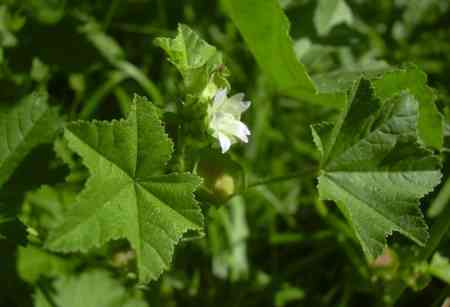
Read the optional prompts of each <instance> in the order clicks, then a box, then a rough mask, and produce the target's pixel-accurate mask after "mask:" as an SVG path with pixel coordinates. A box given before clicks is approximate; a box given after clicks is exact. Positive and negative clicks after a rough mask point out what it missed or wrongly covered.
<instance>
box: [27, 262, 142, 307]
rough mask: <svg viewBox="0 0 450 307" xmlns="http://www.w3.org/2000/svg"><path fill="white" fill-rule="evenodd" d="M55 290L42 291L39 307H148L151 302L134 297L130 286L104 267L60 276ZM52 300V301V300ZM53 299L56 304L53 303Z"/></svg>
mask: <svg viewBox="0 0 450 307" xmlns="http://www.w3.org/2000/svg"><path fill="white" fill-rule="evenodd" d="M54 290H55V291H54V292H53V291H45V292H43V291H42V290H39V291H38V292H37V293H36V295H35V297H34V302H35V306H36V307H53V306H55V305H56V306H64V307H125V306H134V307H145V306H147V304H146V303H145V302H144V301H143V300H142V299H138V298H133V297H131V296H130V295H129V294H128V293H127V290H126V288H125V287H124V286H123V285H121V284H120V283H119V282H118V281H117V280H116V279H114V278H113V277H112V276H111V274H110V273H108V272H106V271H102V270H95V271H91V272H85V273H83V274H81V275H79V276H71V277H65V278H60V279H58V280H57V281H56V282H55V284H54ZM49 301H50V302H49ZM51 301H53V304H52V303H51Z"/></svg>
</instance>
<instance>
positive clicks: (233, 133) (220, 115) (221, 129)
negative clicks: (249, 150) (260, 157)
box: [208, 89, 251, 153]
mask: <svg viewBox="0 0 450 307" xmlns="http://www.w3.org/2000/svg"><path fill="white" fill-rule="evenodd" d="M227 94H228V93H227V90H226V89H219V90H218V91H217V93H216V94H215V96H214V99H213V102H212V104H211V105H209V107H208V120H209V128H210V129H211V130H212V136H213V137H215V138H216V139H218V140H219V144H220V148H221V149H222V153H225V152H227V151H228V149H230V147H231V145H233V144H234V143H236V142H238V141H239V140H240V141H242V142H244V143H247V142H248V136H249V135H250V130H249V129H248V127H247V126H246V125H245V124H244V123H243V122H241V114H242V113H243V112H244V111H245V110H247V109H248V108H249V107H250V104H251V103H250V101H243V98H244V94H242V93H240V94H236V95H234V96H232V97H229V98H228V97H227Z"/></svg>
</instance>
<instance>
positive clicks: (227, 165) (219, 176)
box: [197, 151, 244, 205]
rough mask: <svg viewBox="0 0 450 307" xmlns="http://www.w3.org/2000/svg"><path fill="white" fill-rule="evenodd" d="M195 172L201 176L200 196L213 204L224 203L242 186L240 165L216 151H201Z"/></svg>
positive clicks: (242, 174)
mask: <svg viewBox="0 0 450 307" xmlns="http://www.w3.org/2000/svg"><path fill="white" fill-rule="evenodd" d="M197 173H198V175H200V176H202V177H203V185H202V187H201V188H200V193H199V194H200V195H199V196H200V198H202V200H205V201H208V202H211V203H213V204H215V205H221V204H223V203H225V202H226V201H228V200H229V199H230V198H231V197H232V196H233V195H235V194H237V193H239V191H240V189H241V187H242V186H244V172H243V169H242V167H241V166H240V165H239V164H238V163H237V162H235V161H233V160H231V159H230V158H229V157H228V156H225V155H222V154H219V153H217V152H212V151H203V152H202V153H201V160H200V162H199V163H198V166H197Z"/></svg>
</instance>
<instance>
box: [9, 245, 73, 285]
mask: <svg viewBox="0 0 450 307" xmlns="http://www.w3.org/2000/svg"><path fill="white" fill-rule="evenodd" d="M75 265H76V262H75V261H73V260H67V259H65V258H63V257H60V256H57V255H52V254H50V253H48V252H46V251H44V250H42V249H40V248H37V247H35V246H31V245H30V246H27V247H19V250H18V258H17V272H18V273H19V275H20V277H21V278H22V279H23V280H25V281H27V282H29V283H35V282H36V281H38V280H39V278H42V277H48V278H51V277H56V276H61V275H65V274H68V273H69V272H71V271H72V270H73V269H74V268H75Z"/></svg>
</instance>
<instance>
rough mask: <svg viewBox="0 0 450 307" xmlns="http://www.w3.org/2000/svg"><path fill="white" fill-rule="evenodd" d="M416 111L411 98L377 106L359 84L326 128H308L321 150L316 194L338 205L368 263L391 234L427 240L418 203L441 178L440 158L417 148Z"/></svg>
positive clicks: (367, 89)
mask: <svg viewBox="0 0 450 307" xmlns="http://www.w3.org/2000/svg"><path fill="white" fill-rule="evenodd" d="M417 114H418V103H417V101H416V100H415V99H414V97H413V96H412V95H410V94H407V93H402V94H401V95H397V96H394V97H393V98H391V99H390V100H388V101H386V102H384V104H381V103H380V102H379V100H378V99H376V98H375V96H374V93H373V89H372V86H371V84H370V82H369V81H366V80H361V81H360V82H357V83H356V85H355V87H354V89H353V92H352V96H351V97H350V99H349V102H348V105H347V108H346V109H345V110H344V111H343V112H342V115H341V117H340V118H339V119H338V121H337V122H336V124H335V126H334V128H333V129H332V130H331V129H329V128H327V126H321V127H322V128H323V127H325V128H327V129H320V130H317V129H315V128H314V127H313V131H314V134H315V140H316V143H319V142H320V144H321V146H320V147H319V148H321V152H323V154H322V165H321V173H320V177H319V185H318V189H319V194H320V197H321V198H322V199H324V200H333V201H335V202H336V203H337V205H338V207H339V208H340V209H341V211H342V212H343V213H344V215H345V216H346V218H347V219H348V220H349V222H350V224H351V225H352V227H353V229H354V231H355V234H356V236H357V238H358V239H359V241H360V243H361V245H362V248H363V251H364V253H365V255H366V257H367V258H368V260H373V259H374V258H375V257H377V256H378V255H380V254H381V253H382V251H383V249H384V247H385V245H386V236H388V235H390V234H391V233H392V232H393V231H398V232H400V233H401V234H403V235H405V236H407V237H408V238H410V239H412V240H413V241H415V242H416V243H418V244H420V245H423V244H424V243H425V242H426V241H427V239H428V232H427V226H426V224H425V221H424V219H423V216H422V213H421V211H420V209H419V199H420V198H422V197H423V196H424V195H425V194H427V193H429V192H430V191H432V190H433V188H434V187H435V186H436V185H437V184H438V183H439V181H440V178H441V173H440V171H439V168H440V163H439V159H438V158H437V157H436V156H433V155H432V154H431V153H430V152H429V151H427V150H425V149H423V148H421V147H420V146H419V145H418V143H417V133H416V125H417V116H418V115H417Z"/></svg>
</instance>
